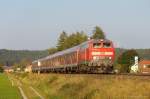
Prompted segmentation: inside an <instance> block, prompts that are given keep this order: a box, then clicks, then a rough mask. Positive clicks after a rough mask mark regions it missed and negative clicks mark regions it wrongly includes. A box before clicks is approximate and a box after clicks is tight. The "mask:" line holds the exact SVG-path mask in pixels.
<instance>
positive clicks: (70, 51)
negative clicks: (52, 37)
mask: <svg viewBox="0 0 150 99" xmlns="http://www.w3.org/2000/svg"><path fill="white" fill-rule="evenodd" d="M88 42H89V41H86V42H83V43H81V44H80V45H77V46H74V47H72V48H69V49H66V50H63V51H60V52H56V53H54V54H52V55H49V56H47V57H44V58H41V59H39V60H37V61H43V60H47V59H51V58H54V57H57V56H61V55H64V54H67V53H72V52H76V51H77V50H78V49H79V48H80V46H81V45H83V44H86V43H88ZM37 61H34V62H37Z"/></svg>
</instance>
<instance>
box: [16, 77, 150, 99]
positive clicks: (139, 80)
mask: <svg viewBox="0 0 150 99" xmlns="http://www.w3.org/2000/svg"><path fill="white" fill-rule="evenodd" d="M16 77H18V79H20V80H21V81H22V82H23V83H24V84H26V85H31V86H33V87H34V88H36V89H37V90H38V91H39V92H40V93H41V94H42V95H43V96H44V97H46V99H150V77H136V76H115V75H112V76H110V75H69V74H68V75H63V74H40V75H37V74H22V75H16Z"/></svg>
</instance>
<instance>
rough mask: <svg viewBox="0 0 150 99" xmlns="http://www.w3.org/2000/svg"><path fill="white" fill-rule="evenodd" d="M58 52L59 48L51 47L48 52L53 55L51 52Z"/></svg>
mask: <svg viewBox="0 0 150 99" xmlns="http://www.w3.org/2000/svg"><path fill="white" fill-rule="evenodd" d="M56 52H57V48H49V49H48V54H49V55H51V54H54V53H56Z"/></svg>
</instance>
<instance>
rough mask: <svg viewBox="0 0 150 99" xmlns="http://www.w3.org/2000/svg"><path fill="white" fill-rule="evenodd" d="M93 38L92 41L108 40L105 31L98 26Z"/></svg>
mask: <svg viewBox="0 0 150 99" xmlns="http://www.w3.org/2000/svg"><path fill="white" fill-rule="evenodd" d="M91 38H92V39H106V36H105V33H104V32H103V30H102V29H101V28H100V27H98V26H96V27H95V29H94V31H93V36H92V37H91Z"/></svg>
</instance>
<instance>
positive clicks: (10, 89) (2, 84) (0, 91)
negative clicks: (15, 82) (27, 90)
mask: <svg viewBox="0 0 150 99" xmlns="http://www.w3.org/2000/svg"><path fill="white" fill-rule="evenodd" d="M0 99H21V95H20V93H19V90H18V88H17V87H15V86H12V85H11V82H10V81H9V79H8V77H7V76H6V75H5V74H1V73H0Z"/></svg>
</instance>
